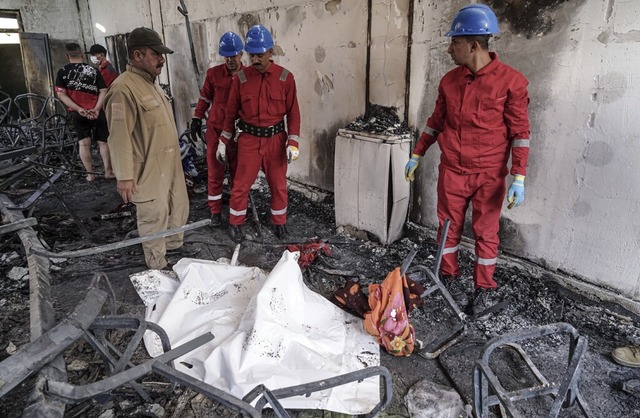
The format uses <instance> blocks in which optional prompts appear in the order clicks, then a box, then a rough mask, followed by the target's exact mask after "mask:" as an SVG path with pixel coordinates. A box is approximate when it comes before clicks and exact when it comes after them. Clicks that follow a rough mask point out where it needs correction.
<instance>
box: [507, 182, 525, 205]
mask: <svg viewBox="0 0 640 418" xmlns="http://www.w3.org/2000/svg"><path fill="white" fill-rule="evenodd" d="M507 201H508V202H509V206H508V208H509V209H511V208H513V207H514V206H520V204H521V203H522V202H524V176H521V175H520V174H516V175H515V176H513V183H511V186H510V187H509V191H508V192H507Z"/></svg>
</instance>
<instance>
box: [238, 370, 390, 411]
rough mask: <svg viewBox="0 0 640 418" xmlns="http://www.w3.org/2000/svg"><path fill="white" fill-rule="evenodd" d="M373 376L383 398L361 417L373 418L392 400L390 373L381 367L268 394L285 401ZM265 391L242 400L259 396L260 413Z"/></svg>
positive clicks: (248, 395)
mask: <svg viewBox="0 0 640 418" xmlns="http://www.w3.org/2000/svg"><path fill="white" fill-rule="evenodd" d="M374 376H379V377H381V378H382V382H383V385H384V388H383V392H382V393H383V396H382V399H381V400H380V402H378V404H377V405H376V406H375V407H374V408H373V409H372V410H371V411H370V412H369V413H368V414H364V415H363V416H364V417H365V418H369V417H375V416H377V415H378V414H379V413H380V411H382V410H384V409H385V408H386V407H387V406H389V404H390V403H391V400H392V399H393V379H392V377H391V373H389V370H387V368H386V367H383V366H375V367H369V368H366V369H362V370H357V371H355V372H351V373H346V374H343V375H340V376H336V377H332V378H329V379H324V380H318V381H315V382H310V383H305V384H302V385H296V386H290V387H287V388H281V389H275V390H272V391H270V394H271V395H273V396H274V397H275V398H276V399H285V398H291V397H293V396H303V395H305V396H308V395H309V394H311V393H313V392H320V391H323V390H327V389H331V388H334V387H337V386H342V385H345V384H348V383H352V382H361V381H363V380H364V379H367V378H370V377H374ZM265 390H266V388H265V387H264V386H263V385H260V386H257V387H256V388H254V389H253V390H251V391H250V392H249V393H247V394H246V395H245V397H244V398H243V400H244V401H245V402H249V403H251V402H253V400H254V399H256V398H257V397H259V396H260V398H259V399H258V401H257V402H256V409H257V410H258V411H261V410H262V409H263V408H264V407H265V406H266V405H267V404H268V400H267V399H266V398H265V397H264V396H261V394H262V393H263V392H264V391H265Z"/></svg>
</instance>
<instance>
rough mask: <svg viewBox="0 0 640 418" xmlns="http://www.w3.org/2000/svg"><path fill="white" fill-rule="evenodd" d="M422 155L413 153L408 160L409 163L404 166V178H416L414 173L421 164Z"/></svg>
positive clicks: (409, 179)
mask: <svg viewBox="0 0 640 418" xmlns="http://www.w3.org/2000/svg"><path fill="white" fill-rule="evenodd" d="M418 158H420V156H419V155H418V154H411V159H410V160H409V161H408V162H407V165H405V166H404V179H405V180H407V181H413V180H414V176H413V175H414V174H415V172H416V168H418V166H419V165H420V162H419V161H418Z"/></svg>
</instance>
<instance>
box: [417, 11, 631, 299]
mask: <svg viewBox="0 0 640 418" xmlns="http://www.w3.org/2000/svg"><path fill="white" fill-rule="evenodd" d="M467 3H468V2H466V1H452V2H447V4H446V5H442V4H440V2H438V4H435V2H427V1H419V2H417V4H416V9H415V16H414V19H415V20H414V21H415V22H416V27H415V28H414V44H413V49H414V57H416V56H423V57H425V59H424V60H418V59H414V60H413V62H414V65H413V66H412V68H411V71H412V77H411V86H412V91H411V99H410V103H411V105H410V114H411V115H412V117H413V118H412V120H411V124H412V126H416V127H417V128H418V129H422V126H423V124H424V122H425V121H426V118H427V117H428V116H429V114H430V113H431V111H432V110H433V104H434V102H435V98H436V88H437V82H438V80H439V78H440V77H441V76H442V75H443V74H444V73H445V72H446V71H448V70H449V69H451V68H452V67H453V64H452V62H451V59H450V57H449V56H448V55H447V54H446V47H447V39H445V38H444V37H443V36H442V35H443V33H444V32H445V31H446V30H447V29H448V25H449V22H450V21H451V19H452V17H453V15H454V14H455V11H456V10H457V9H458V8H459V7H460V6H462V5H464V4H467ZM493 3H495V4H494V5H493V6H494V7H495V9H496V11H497V14H498V16H499V20H500V27H501V31H502V33H501V35H500V37H499V38H498V39H497V40H496V41H495V42H493V43H492V49H494V50H496V51H497V52H498V54H499V56H500V58H501V59H502V60H503V61H505V62H506V63H508V64H510V65H512V66H514V67H516V68H518V69H519V70H520V71H522V72H523V73H524V74H525V75H526V76H527V77H528V78H529V81H530V87H529V93H530V96H531V104H530V117H531V123H532V133H531V157H530V160H529V172H528V176H527V179H526V181H525V184H526V187H527V197H526V201H525V203H524V206H522V207H520V208H517V209H514V210H511V211H508V210H506V209H505V210H504V212H503V219H502V247H503V249H504V250H505V251H508V252H510V253H513V254H516V255H518V256H522V257H525V258H529V259H531V260H534V261H537V262H539V263H542V264H543V265H547V266H548V267H550V268H552V269H557V270H560V271H563V272H566V273H569V274H572V275H577V276H580V277H581V278H584V279H586V280H587V281H589V282H592V283H594V284H597V285H601V286H604V287H609V288H613V289H615V290H617V291H620V292H622V293H623V294H624V295H626V296H629V297H632V298H634V299H640V288H639V286H640V258H639V257H638V254H639V250H640V248H639V247H640V221H638V212H640V198H639V197H638V189H639V187H640V171H639V170H638V169H637V164H638V163H639V162H640V158H639V157H638V156H639V155H640V152H639V151H640V142H639V141H638V135H639V132H640V121H639V118H638V115H637V109H638V108H639V107H640V77H639V73H640V70H639V68H640V65H639V64H640V58H639V57H640V35H639V34H640V23H639V22H640V9H639V8H638V7H637V6H638V5H637V4H636V3H635V2H621V1H614V0H601V1H597V0H589V1H582V0H568V1H562V0H555V1H554V0H548V1H533V0H531V1H528V0H527V1H525V0H521V1H515V2H509V3H511V4H510V5H507V4H506V3H507V2H502V1H494V2H493ZM438 159H439V151H438V150H437V149H432V150H430V151H429V153H428V156H427V157H426V158H425V159H424V160H423V162H422V166H421V168H420V170H419V174H418V179H417V181H416V188H415V200H414V204H415V206H414V210H413V213H412V219H413V220H415V221H417V222H419V223H421V224H425V225H435V224H436V219H435V202H436V197H435V195H436V187H435V185H436V177H437V176H436V174H437V173H436V168H437V162H438Z"/></svg>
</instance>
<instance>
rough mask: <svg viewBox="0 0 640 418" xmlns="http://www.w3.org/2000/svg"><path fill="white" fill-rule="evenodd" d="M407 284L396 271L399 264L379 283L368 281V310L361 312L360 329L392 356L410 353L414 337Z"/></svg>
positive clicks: (404, 278) (398, 271)
mask: <svg viewBox="0 0 640 418" xmlns="http://www.w3.org/2000/svg"><path fill="white" fill-rule="evenodd" d="M407 288H408V285H407V278H406V276H401V275H400V268H399V267H398V268H396V269H395V270H393V271H392V272H391V273H389V274H388V275H387V277H386V278H385V279H384V281H383V282H382V284H372V285H369V306H370V307H371V311H369V312H367V313H366V314H365V315H364V329H365V330H366V331H367V332H368V333H369V334H371V335H373V336H374V337H376V340H377V341H378V343H379V344H380V345H382V346H383V347H384V348H385V350H387V352H389V353H390V354H393V355H394V356H408V355H410V354H411V353H412V352H413V347H414V344H415V340H416V336H415V331H414V329H413V326H412V325H411V324H410V323H409V317H408V314H407V305H406V303H407V301H405V289H407Z"/></svg>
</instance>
